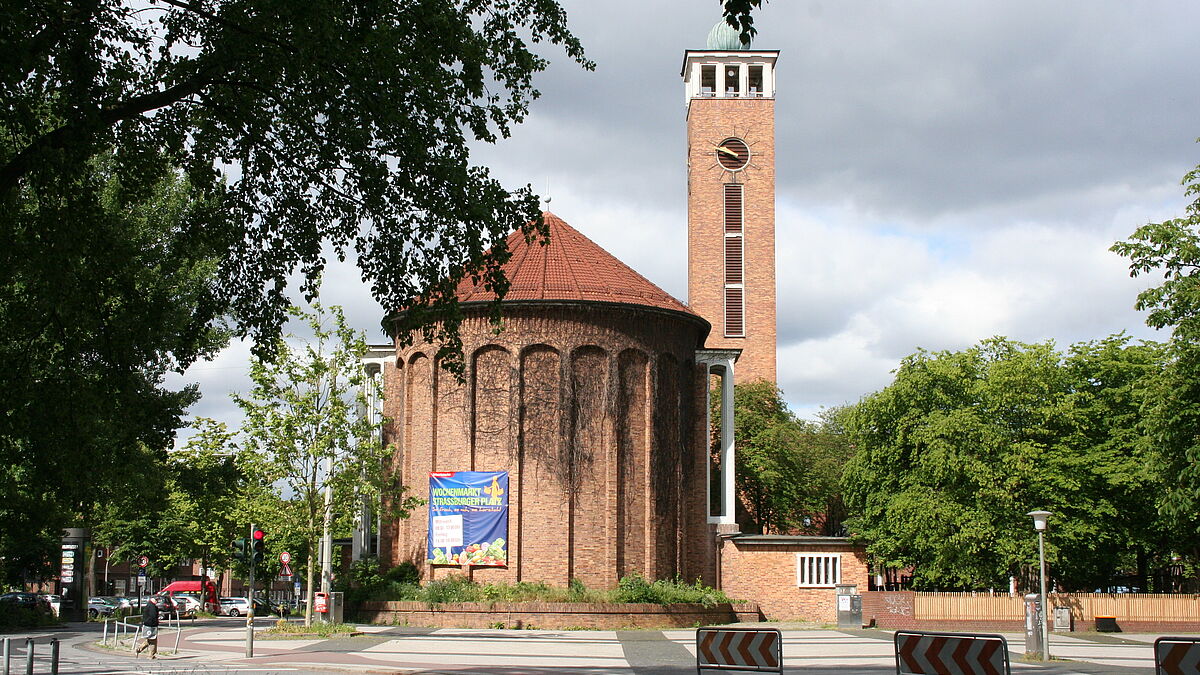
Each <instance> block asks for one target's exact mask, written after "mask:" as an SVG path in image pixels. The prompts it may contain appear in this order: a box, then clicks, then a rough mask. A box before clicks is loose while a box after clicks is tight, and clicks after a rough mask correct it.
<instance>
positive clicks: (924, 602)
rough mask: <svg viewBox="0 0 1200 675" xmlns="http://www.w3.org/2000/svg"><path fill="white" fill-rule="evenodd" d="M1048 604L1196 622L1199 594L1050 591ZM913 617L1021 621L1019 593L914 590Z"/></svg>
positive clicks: (1078, 617)
mask: <svg viewBox="0 0 1200 675" xmlns="http://www.w3.org/2000/svg"><path fill="white" fill-rule="evenodd" d="M1049 605H1050V606H1051V607H1070V608H1071V615H1072V616H1073V617H1074V618H1075V621H1088V622H1090V621H1092V620H1093V619H1094V618H1095V617H1096V616H1117V617H1121V618H1122V619H1124V620H1127V621H1154V622H1172V621H1180V622H1183V621H1193V622H1194V621H1197V620H1198V619H1200V596H1197V595H1191V594H1188V595H1159V594H1151V593H1051V594H1050V599H1049ZM913 616H914V618H918V619H922V620H931V621H1021V620H1023V619H1024V617H1025V609H1024V607H1023V600H1022V597H1021V596H1019V595H1018V596H1016V597H1010V596H1009V595H1008V594H1003V595H1001V594H997V595H989V594H987V593H917V594H916V597H915V599H914V603H913Z"/></svg>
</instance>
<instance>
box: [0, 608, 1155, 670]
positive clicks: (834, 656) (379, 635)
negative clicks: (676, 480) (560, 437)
mask: <svg viewBox="0 0 1200 675" xmlns="http://www.w3.org/2000/svg"><path fill="white" fill-rule="evenodd" d="M260 630H262V629H260ZM362 631H363V635H359V636H354V637H342V638H334V639H327V640H323V639H299V640H273V639H265V637H264V636H260V637H259V639H257V640H256V641H255V657H254V658H253V659H246V658H244V653H243V650H244V642H243V641H244V639H245V629H244V628H243V627H240V626H238V625H237V624H236V623H235V622H233V621H228V620H226V621H211V622H205V623H201V624H197V625H195V626H193V627H187V626H185V628H184V630H183V631H182V633H181V635H180V649H179V652H178V653H177V654H172V653H170V652H171V649H172V647H173V646H174V643H175V640H174V636H173V635H172V634H171V633H170V632H169V631H164V634H163V637H162V640H161V642H160V645H161V647H162V648H163V651H165V652H166V653H165V654H164V655H163V658H160V659H159V660H157V661H154V662H151V661H149V660H147V659H145V658H142V659H137V660H135V659H133V658H132V657H131V655H130V653H129V650H128V647H127V646H126V647H125V648H123V649H120V650H113V649H102V648H100V647H98V646H96V643H97V642H98V641H99V638H100V633H99V630H98V626H97V625H96V624H87V625H84V624H72V625H71V626H70V627H68V628H67V629H63V630H59V631H50V632H39V633H31V634H29V635H32V636H35V637H36V638H37V647H36V648H35V657H36V658H35V668H34V672H35V673H49V672H50V667H49V659H48V655H49V647H48V640H49V638H50V637H58V639H59V640H60V641H61V642H62V645H63V646H62V652H61V654H62V656H61V668H60V672H62V673H75V674H85V673H86V674H89V675H102V674H109V673H111V674H118V673H194V674H201V673H214V674H215V673H220V674H224V673H235V672H236V673H289V674H291V673H295V674H297V675H300V674H303V673H320V672H363V673H417V674H423V675H433V674H434V673H447V674H449V673H454V674H459V673H494V674H497V675H516V674H518V673H529V674H539V673H544V674H547V675H548V674H552V673H580V674H583V675H593V674H594V675H602V674H608V673H613V674H632V675H643V674H645V675H652V674H657V673H664V674H666V673H694V672H696V659H695V631H694V630H665V631H654V630H636V631H547V630H462V629H423V628H404V627H389V626H363V627H362ZM783 635H784V646H783V653H784V665H785V672H787V673H789V674H790V673H797V674H808V673H813V674H821V675H833V674H835V673H836V674H837V675H848V674H850V673H867V674H874V673H894V672H895V661H894V656H893V647H892V635H891V633H890V632H888V631H879V630H861V631H840V630H784V632H783ZM9 637H12V638H13V641H12V646H13V649H14V653H13V656H12V664H11V667H12V670H11V672H13V673H23V672H24V667H25V656H24V637H25V634H20V635H11V636H9ZM1005 637H1006V638H1007V639H1008V644H1009V649H1010V651H1011V652H1012V657H1013V672H1014V673H1038V672H1042V673H1056V674H1061V675H1069V674H1071V673H1080V674H1088V675H1106V674H1111V675H1125V674H1129V675H1133V674H1145V675H1151V674H1152V673H1153V672H1154V663H1153V656H1152V654H1151V644H1152V643H1153V641H1154V639H1155V637H1157V636H1156V635H1135V634H1119V635H1109V634H1093V633H1074V634H1069V635H1061V634H1059V635H1053V636H1052V637H1051V648H1052V653H1053V655H1054V656H1055V657H1056V658H1058V659H1064V660H1059V661H1055V662H1054V663H1052V664H1049V665H1044V664H1041V663H1025V662H1023V661H1022V660H1021V659H1020V656H1019V655H1020V654H1021V653H1023V651H1024V644H1023V642H1022V636H1020V635H1005Z"/></svg>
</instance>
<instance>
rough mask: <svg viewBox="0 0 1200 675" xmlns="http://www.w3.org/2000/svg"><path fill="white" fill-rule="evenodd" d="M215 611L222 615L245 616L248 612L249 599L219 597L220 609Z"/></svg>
mask: <svg viewBox="0 0 1200 675" xmlns="http://www.w3.org/2000/svg"><path fill="white" fill-rule="evenodd" d="M217 613H218V614H221V615H223V616H246V615H247V614H249V613H250V601H249V600H247V599H245V598H221V609H220V610H219V611H218V612H217Z"/></svg>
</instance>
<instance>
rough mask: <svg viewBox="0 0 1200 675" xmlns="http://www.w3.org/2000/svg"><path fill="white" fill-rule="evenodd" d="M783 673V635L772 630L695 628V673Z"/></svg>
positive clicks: (774, 629) (776, 630)
mask: <svg viewBox="0 0 1200 675" xmlns="http://www.w3.org/2000/svg"><path fill="white" fill-rule="evenodd" d="M706 668H707V669H710V670H712V669H715V670H745V671H754V672H773V673H783V634H782V633H780V632H779V630H778V629H776V628H728V627H724V626H722V627H710V628H697V629H696V671H697V672H699V671H701V670H704V669H706Z"/></svg>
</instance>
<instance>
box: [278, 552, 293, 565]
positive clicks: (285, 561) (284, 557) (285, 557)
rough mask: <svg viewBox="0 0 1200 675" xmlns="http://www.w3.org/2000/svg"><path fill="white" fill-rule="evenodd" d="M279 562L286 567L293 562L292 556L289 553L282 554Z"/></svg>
mask: <svg viewBox="0 0 1200 675" xmlns="http://www.w3.org/2000/svg"><path fill="white" fill-rule="evenodd" d="M279 562H281V563H283V564H284V565H286V564H288V563H290V562H292V554H291V553H288V552H287V551H284V552H283V553H280V554H279Z"/></svg>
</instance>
